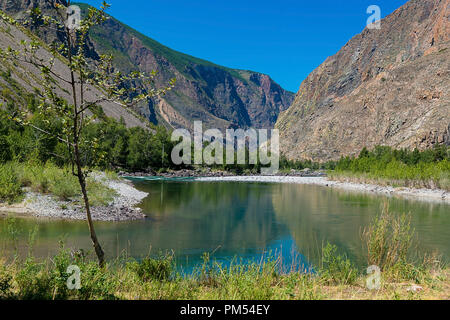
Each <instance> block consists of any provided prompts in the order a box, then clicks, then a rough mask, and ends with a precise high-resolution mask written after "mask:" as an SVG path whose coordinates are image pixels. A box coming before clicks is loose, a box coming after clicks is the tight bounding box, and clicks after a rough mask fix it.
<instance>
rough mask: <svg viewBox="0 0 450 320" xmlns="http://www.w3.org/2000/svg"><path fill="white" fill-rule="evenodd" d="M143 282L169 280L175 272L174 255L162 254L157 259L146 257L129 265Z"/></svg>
mask: <svg viewBox="0 0 450 320" xmlns="http://www.w3.org/2000/svg"><path fill="white" fill-rule="evenodd" d="M128 266H129V268H130V269H131V270H132V271H134V272H135V273H136V274H137V275H138V276H139V278H140V279H141V280H142V281H151V280H167V279H169V277H170V275H171V274H172V272H173V270H174V262H173V255H169V254H166V255H162V254H160V255H159V257H157V258H150V257H146V258H144V259H142V261H140V262H138V261H133V262H130V263H129V264H128Z"/></svg>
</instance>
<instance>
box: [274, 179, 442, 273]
mask: <svg viewBox="0 0 450 320" xmlns="http://www.w3.org/2000/svg"><path fill="white" fill-rule="evenodd" d="M272 199H273V207H274V210H275V216H276V218H277V219H278V220H279V221H280V222H283V223H285V224H286V225H287V226H288V228H289V230H290V232H291V235H292V236H293V238H294V239H295V241H296V244H297V246H298V248H299V251H300V252H301V253H302V254H304V255H305V256H306V257H308V258H310V259H311V261H312V262H317V258H318V254H319V252H320V251H319V250H320V248H321V246H322V244H323V243H325V242H327V241H328V242H330V243H332V244H335V245H337V246H338V247H339V248H340V249H341V250H342V251H343V252H346V253H347V254H348V255H349V257H350V258H351V259H353V260H354V261H356V262H357V263H358V264H360V265H362V264H364V262H365V259H364V254H365V251H364V248H363V246H362V242H361V232H362V230H363V228H364V227H365V226H367V225H368V224H369V223H370V222H371V221H372V220H373V218H374V217H375V216H376V215H377V214H378V213H379V212H380V210H381V206H382V203H383V201H385V200H386V199H387V200H388V202H389V207H390V212H391V213H392V214H398V213H403V212H411V213H412V224H413V226H417V227H416V231H417V235H418V238H419V240H420V241H421V245H420V247H422V249H424V248H426V249H427V250H434V249H439V250H440V252H442V253H445V254H446V255H447V256H448V254H449V253H450V252H448V251H449V249H450V248H447V246H446V245H445V243H446V242H445V241H444V242H443V239H439V237H436V235H435V234H434V232H439V233H441V234H442V232H443V233H446V232H445V229H446V228H448V225H449V224H450V215H448V206H447V205H442V204H435V203H426V202H413V201H408V200H405V199H396V198H385V197H379V196H373V195H368V194H357V193H350V192H346V191H342V190H334V189H328V188H323V187H318V186H305V185H277V186H274V190H273V197H272ZM445 211H447V212H445ZM437 221H441V223H437ZM445 226H447V227H445ZM430 229H432V230H433V232H431V233H430V232H429V231H430ZM447 234H448V233H447ZM445 237H447V238H448V235H445ZM447 243H448V242H447Z"/></svg>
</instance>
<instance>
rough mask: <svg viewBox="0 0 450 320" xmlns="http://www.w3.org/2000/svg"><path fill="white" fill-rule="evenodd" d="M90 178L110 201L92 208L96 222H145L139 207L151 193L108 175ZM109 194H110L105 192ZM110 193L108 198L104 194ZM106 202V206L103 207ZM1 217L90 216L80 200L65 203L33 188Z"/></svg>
mask: <svg viewBox="0 0 450 320" xmlns="http://www.w3.org/2000/svg"><path fill="white" fill-rule="evenodd" d="M90 178H92V179H93V180H94V181H95V182H97V183H99V184H101V185H102V186H103V187H104V190H100V192H102V193H103V194H102V195H101V196H102V197H104V198H106V200H103V201H101V202H99V203H95V201H94V205H92V207H91V214H92V219H93V220H95V221H126V220H140V219H144V218H145V215H144V214H143V213H142V211H141V209H140V208H137V207H136V205H138V204H139V203H140V202H141V201H142V200H143V199H144V198H145V197H147V195H148V194H147V193H145V192H141V191H139V190H137V189H135V188H134V187H133V184H132V183H131V182H130V181H127V180H125V179H121V178H118V179H112V178H108V177H107V175H106V174H104V173H99V172H96V173H91V175H90ZM105 190H106V191H105ZM104 193H108V194H106V195H105V194H104ZM102 202H106V203H102ZM1 214H4V215H5V214H14V215H17V216H33V217H39V218H51V219H68V220H84V219H86V212H85V209H84V206H83V205H82V203H81V202H80V201H77V200H76V199H67V200H62V199H59V198H57V197H55V196H54V195H52V194H43V193H39V192H34V191H32V190H31V189H30V188H25V189H24V195H23V200H22V201H21V202H19V203H15V204H6V203H0V215H1Z"/></svg>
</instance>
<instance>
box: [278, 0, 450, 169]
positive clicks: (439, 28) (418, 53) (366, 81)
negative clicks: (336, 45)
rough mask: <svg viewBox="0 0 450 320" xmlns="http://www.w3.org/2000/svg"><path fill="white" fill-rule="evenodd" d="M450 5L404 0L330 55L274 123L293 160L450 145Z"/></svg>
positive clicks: (441, 1) (432, 0) (446, 0)
mask: <svg viewBox="0 0 450 320" xmlns="http://www.w3.org/2000/svg"><path fill="white" fill-rule="evenodd" d="M449 3H450V0H410V1H409V2H408V3H406V4H405V5H404V6H402V7H401V8H399V9H398V10H396V11H395V12H394V13H392V14H391V15H389V16H387V17H386V18H385V19H383V20H382V23H381V30H376V29H375V30H369V29H367V28H366V29H365V30H364V31H363V32H362V33H361V34H359V35H357V36H355V37H354V38H353V39H351V40H350V41H349V42H348V43H347V44H346V45H345V46H344V47H343V48H342V49H341V50H340V51H339V52H338V53H337V54H336V55H334V56H332V57H329V58H328V59H327V60H326V61H325V62H324V63H323V64H322V65H321V66H319V67H318V68H317V69H316V70H315V71H314V72H312V73H311V74H310V75H309V76H308V77H307V79H306V80H305V81H303V83H302V84H301V86H300V90H299V91H298V93H297V95H296V97H295V101H294V103H293V104H292V106H291V107H290V108H289V109H288V110H287V111H285V112H283V113H282V114H281V115H280V117H279V119H278V121H277V124H276V127H277V128H279V129H280V135H281V137H280V142H281V149H282V152H284V153H285V154H286V155H287V156H288V157H289V158H291V159H301V158H302V159H314V160H320V161H323V160H329V159H338V158H339V157H340V156H341V155H355V154H357V153H359V152H360V151H361V149H362V148H363V147H364V146H366V147H369V148H371V147H374V146H375V145H389V146H392V147H396V148H416V147H417V148H419V149H424V148H427V147H430V146H432V145H434V144H436V143H447V144H449V143H450V48H449V44H450V42H449V40H450V20H449V19H450V4H449Z"/></svg>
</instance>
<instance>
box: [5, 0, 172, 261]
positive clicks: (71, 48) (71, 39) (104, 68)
mask: <svg viewBox="0 0 450 320" xmlns="http://www.w3.org/2000/svg"><path fill="white" fill-rule="evenodd" d="M50 5H52V6H53V7H52V9H53V10H54V12H55V13H56V14H55V17H52V16H48V15H44V14H43V13H42V11H41V10H40V9H39V8H35V9H33V10H31V11H30V12H29V13H30V19H29V20H26V21H24V22H23V24H25V26H27V27H32V28H33V29H34V30H39V29H40V28H44V29H48V30H47V31H49V30H50V31H51V30H53V31H56V32H57V34H58V35H59V38H60V40H61V41H60V42H58V43H56V42H55V43H53V44H52V45H51V47H50V49H49V50H50V53H51V57H50V59H49V58H48V57H43V56H42V51H43V49H44V46H43V45H42V44H41V42H40V41H39V40H36V39H35V38H34V37H30V39H32V40H30V41H21V50H17V49H14V48H11V47H9V48H7V49H6V50H0V55H1V57H2V58H3V60H4V61H6V60H8V61H11V62H13V63H21V64H29V65H31V66H34V67H36V68H38V69H39V70H40V76H41V88H39V89H38V90H36V95H37V98H38V99H39V104H38V105H37V107H36V112H38V113H40V114H42V115H43V119H46V121H45V123H46V124H47V125H49V126H50V124H51V121H50V120H49V119H50V118H49V117H48V116H49V115H52V116H56V117H57V118H58V119H59V121H61V122H62V124H63V125H62V133H60V134H56V138H57V140H59V141H60V142H62V143H64V144H65V145H66V147H67V153H66V154H67V155H68V158H69V159H68V161H69V163H70V164H71V167H72V174H73V175H75V176H76V177H77V178H78V182H79V185H80V188H81V193H82V196H83V202H84V206H85V210H86V220H87V223H88V227H89V232H90V237H91V240H92V244H93V247H94V250H95V253H96V255H97V258H98V262H99V264H100V266H103V265H104V261H105V260H104V252H103V249H102V247H101V245H100V243H99V241H98V238H97V235H96V233H95V229H94V224H93V221H92V216H91V208H90V204H89V195H88V193H87V191H86V177H87V175H88V173H89V170H86V169H84V168H83V166H82V155H81V153H82V151H81V148H80V146H81V143H82V141H80V138H81V137H82V134H83V131H84V129H85V128H86V125H88V124H89V123H90V122H92V121H93V120H94V119H95V118H96V112H94V111H93V110H94V109H95V108H98V105H99V104H101V103H103V102H106V101H109V102H114V103H117V104H119V105H121V106H122V107H124V108H129V107H132V106H133V105H134V104H136V103H137V102H139V101H142V100H147V99H150V98H151V97H153V96H157V95H163V94H165V92H166V91H167V90H170V89H171V88H172V87H173V86H174V84H175V79H173V80H171V81H170V82H169V84H168V85H167V86H166V87H164V88H161V89H155V88H154V87H153V84H154V79H155V76H156V72H152V73H151V74H150V75H145V74H143V73H141V72H138V71H135V72H131V73H130V74H126V75H125V74H122V73H121V72H120V71H115V70H114V67H113V57H112V56H111V55H101V56H100V58H99V60H98V61H94V62H88V57H87V53H86V48H87V46H88V38H89V30H90V29H91V28H92V27H94V26H98V25H101V24H102V23H103V22H105V21H106V19H107V15H106V14H105V10H106V9H107V8H108V7H109V4H107V3H106V2H103V4H102V6H101V7H100V10H97V9H94V8H90V9H89V11H88V13H87V15H86V17H85V18H84V19H82V20H81V21H79V24H72V23H71V22H70V23H69V17H71V10H72V9H73V8H72V7H71V3H70V0H69V1H68V3H67V7H65V6H64V5H62V4H59V3H56V2H53V1H52V2H50ZM1 18H2V19H3V20H6V21H7V22H8V23H12V24H15V25H18V24H19V23H18V22H16V21H14V20H12V19H11V18H9V17H8V16H6V15H4V14H2V15H1ZM66 22H67V23H66ZM58 61H60V62H63V63H64V64H65V65H66V66H67V69H66V71H61V70H56V69H55V63H56V62H58ZM58 63H59V62H58ZM58 83H63V84H66V85H68V87H69V88H70V90H69V96H70V99H69V101H67V100H65V99H63V98H62V97H61V93H60V90H59V89H58V85H57V84H58ZM130 84H133V85H132V86H130ZM92 86H95V87H97V88H99V90H100V94H99V95H98V96H96V97H95V98H94V99H91V100H88V99H87V94H86V93H87V91H89V88H90V87H92ZM28 118H29V117H28V115H27V111H25V110H21V111H19V112H15V113H14V114H12V115H10V119H11V120H14V121H16V122H17V123H19V124H21V125H23V126H29V127H32V128H33V129H34V130H37V131H38V132H40V133H42V134H47V135H52V136H53V135H54V134H53V133H51V132H50V131H48V130H47V129H46V128H45V126H44V127H42V126H37V125H34V124H33V123H31V122H30V121H28V120H27V119H28ZM89 143H90V144H91V145H92V147H93V148H96V138H93V141H90V142H89Z"/></svg>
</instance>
